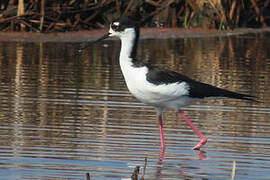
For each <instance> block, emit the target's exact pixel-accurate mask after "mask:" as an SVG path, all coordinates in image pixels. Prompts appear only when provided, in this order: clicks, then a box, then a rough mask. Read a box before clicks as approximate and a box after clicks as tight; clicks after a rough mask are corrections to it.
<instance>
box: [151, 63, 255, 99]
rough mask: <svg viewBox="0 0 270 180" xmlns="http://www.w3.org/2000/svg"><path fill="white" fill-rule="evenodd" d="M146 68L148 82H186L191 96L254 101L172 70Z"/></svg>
mask: <svg viewBox="0 0 270 180" xmlns="http://www.w3.org/2000/svg"><path fill="white" fill-rule="evenodd" d="M148 69H149V71H148V73H147V74H146V76H147V77H146V79H147V81H149V82H150V83H153V84H155V85H161V84H170V83H176V82H186V83H187V84H188V86H189V96H190V97H192V98H207V97H227V98H236V99H245V100H252V101H256V100H254V98H255V97H254V96H250V95H246V94H240V93H235V92H232V91H228V90H225V89H221V88H218V87H215V86H212V85H209V84H205V83H201V82H198V81H195V80H193V79H190V78H189V77H187V76H184V75H182V74H179V73H177V72H174V71H169V70H162V69H160V68H157V67H151V66H148Z"/></svg>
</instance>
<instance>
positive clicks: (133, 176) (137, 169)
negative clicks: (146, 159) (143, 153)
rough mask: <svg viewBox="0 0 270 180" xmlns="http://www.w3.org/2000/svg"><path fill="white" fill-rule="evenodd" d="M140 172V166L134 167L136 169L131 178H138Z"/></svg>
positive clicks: (135, 179) (134, 179)
mask: <svg viewBox="0 0 270 180" xmlns="http://www.w3.org/2000/svg"><path fill="white" fill-rule="evenodd" d="M139 172H140V166H136V167H135V168H134V171H133V173H132V175H131V179H132V180H138V176H139Z"/></svg>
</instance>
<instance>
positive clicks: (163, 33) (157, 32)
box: [0, 28, 270, 42]
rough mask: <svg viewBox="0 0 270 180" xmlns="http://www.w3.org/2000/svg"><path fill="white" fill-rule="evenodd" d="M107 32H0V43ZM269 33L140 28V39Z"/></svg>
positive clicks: (76, 37)
mask: <svg viewBox="0 0 270 180" xmlns="http://www.w3.org/2000/svg"><path fill="white" fill-rule="evenodd" d="M107 32H108V29H102V30H91V31H79V32H65V33H63V32H60V33H59V32H58V33H48V34H43V33H34V32H33V33H31V32H0V41H16V42H84V41H93V40H96V39H97V38H99V37H101V36H102V35H104V34H105V33H107ZM262 32H270V28H262V29H248V28H241V29H235V30H233V31H217V30H204V29H194V28H193V29H184V28H141V39H153V38H155V39H157V38H158V39H167V38H196V37H215V36H231V35H242V34H247V33H262Z"/></svg>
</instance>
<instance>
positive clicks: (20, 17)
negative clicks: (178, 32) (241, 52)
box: [0, 0, 270, 32]
mask: <svg viewBox="0 0 270 180" xmlns="http://www.w3.org/2000/svg"><path fill="white" fill-rule="evenodd" d="M269 3H270V0H224V1H221V0H163V1H161V0H138V1H134V0H130V1H124V0H102V1H101V0H71V1H62V0H60V1H53V0H2V1H0V30H1V31H34V32H55V31H78V30H88V29H93V28H103V27H104V26H107V25H108V24H109V22H111V20H113V19H116V18H119V17H120V15H130V14H133V15H134V14H135V15H136V16H137V17H139V18H140V21H141V22H142V24H143V25H144V26H147V27H186V28H188V27H202V28H207V29H213V28H214V29H233V28H235V27H266V26H269V24H270V18H269V17H270V4H269Z"/></svg>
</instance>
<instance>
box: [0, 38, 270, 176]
mask: <svg viewBox="0 0 270 180" xmlns="http://www.w3.org/2000/svg"><path fill="white" fill-rule="evenodd" d="M77 45H78V44H71V43H20V42H17V43H16V42H0V175H1V179H12V180H13V179H84V178H85V173H87V172H89V173H90V176H91V178H92V179H127V178H129V177H130V176H131V174H132V172H133V169H134V167H135V166H137V165H139V166H141V167H143V165H144V158H145V157H147V161H148V162H147V168H146V174H145V178H146V179H205V180H206V179H215V180H218V179H222V180H223V179H231V174H232V169H233V168H232V166H233V162H234V161H235V164H236V168H235V169H236V171H235V179H245V180H246V179H257V178H258V177H259V178H260V179H270V170H269V169H270V96H269V95H270V88H269V87H270V51H269V47H270V34H247V35H241V36H231V37H215V38H214V37H212V38H186V39H167V40H164V39H162V40H153V39H152V40H151V39H148V40H141V41H140V44H139V49H138V58H140V59H142V60H143V61H150V62H151V63H153V64H156V65H158V66H161V67H163V68H167V69H171V70H175V71H178V72H181V73H183V74H186V75H188V76H190V77H192V78H194V79H196V80H200V81H203V82H205V83H209V84H212V85H216V86H219V87H222V88H226V89H230V90H233V91H237V92H240V93H246V94H250V95H254V96H257V97H258V99H259V100H260V101H262V102H261V103H254V102H247V101H239V100H233V99H230V100H224V99H222V100H210V101H203V102H200V103H197V104H194V105H192V106H190V107H187V108H184V109H183V110H184V112H185V114H186V115H187V116H188V117H189V118H190V119H191V120H192V121H193V122H194V124H195V125H197V127H198V128H199V129H200V130H201V132H202V133H204V135H205V136H207V137H208V139H209V140H208V143H207V145H205V147H204V148H203V149H202V150H203V151H193V150H191V148H192V147H193V146H194V145H196V143H197V142H198V138H197V137H196V136H195V135H194V134H193V133H192V131H191V129H190V128H189V127H188V126H187V125H186V124H185V122H184V121H183V120H182V119H180V118H178V117H177V116H176V113H175V112H174V111H168V112H166V113H165V115H164V118H165V122H164V128H165V138H166V143H167V149H166V151H165V152H164V154H163V152H160V140H159V128H158V122H157V116H156V112H155V110H154V109H153V108H151V107H148V106H145V105H143V104H141V103H139V102H138V101H137V100H136V99H134V98H133V97H132V96H131V95H130V94H129V92H128V90H127V88H126V86H125V83H124V81H123V76H122V74H121V72H120V69H119V62H118V53H119V48H120V43H119V41H115V40H111V41H104V42H102V43H98V44H94V45H90V46H89V48H87V49H85V50H84V51H83V52H82V54H79V55H76V54H75V52H76V48H77ZM163 156H164V157H163ZM162 157H163V158H162ZM160 159H163V160H160Z"/></svg>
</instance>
